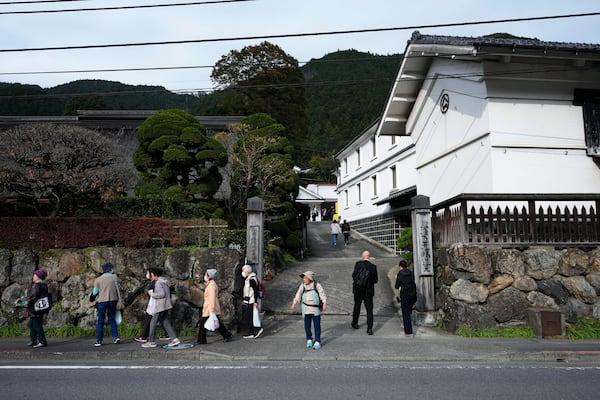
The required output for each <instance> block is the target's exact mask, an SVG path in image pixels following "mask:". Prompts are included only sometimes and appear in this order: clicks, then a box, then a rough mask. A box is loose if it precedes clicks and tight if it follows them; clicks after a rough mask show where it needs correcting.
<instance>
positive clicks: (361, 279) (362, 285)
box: [354, 263, 371, 290]
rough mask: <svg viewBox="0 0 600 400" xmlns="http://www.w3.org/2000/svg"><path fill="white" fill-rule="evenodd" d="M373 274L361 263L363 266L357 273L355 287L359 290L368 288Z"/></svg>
mask: <svg viewBox="0 0 600 400" xmlns="http://www.w3.org/2000/svg"><path fill="white" fill-rule="evenodd" d="M370 276H371V274H370V273H369V270H368V269H367V267H366V266H365V265H364V263H363V264H361V268H360V269H359V270H358V274H356V279H354V287H355V288H356V289H358V290H366V289H367V287H368V286H369V277H370Z"/></svg>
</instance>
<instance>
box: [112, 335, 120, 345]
mask: <svg viewBox="0 0 600 400" xmlns="http://www.w3.org/2000/svg"><path fill="white" fill-rule="evenodd" d="M120 341H121V338H120V337H118V336H117V337H116V338H114V339H113V343H114V344H117V343H119V342H120Z"/></svg>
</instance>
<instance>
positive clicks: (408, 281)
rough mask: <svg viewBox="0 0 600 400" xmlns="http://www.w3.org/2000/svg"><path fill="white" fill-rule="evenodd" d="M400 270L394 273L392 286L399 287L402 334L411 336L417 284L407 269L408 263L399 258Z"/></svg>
mask: <svg viewBox="0 0 600 400" xmlns="http://www.w3.org/2000/svg"><path fill="white" fill-rule="evenodd" d="M398 266H399V267H400V271H399V272H398V275H396V284H395V285H394V287H395V288H396V289H400V296H399V299H400V308H401V310H402V322H403V323H404V335H405V336H406V337H411V336H412V335H413V329H412V309H413V306H414V305H415V303H416V302H417V285H416V284H415V276H414V275H413V273H412V271H411V270H410V269H408V263H407V262H406V261H404V260H400V263H399V264H398Z"/></svg>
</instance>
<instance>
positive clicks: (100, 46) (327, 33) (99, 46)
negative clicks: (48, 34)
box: [0, 0, 600, 53]
mask: <svg viewBox="0 0 600 400" xmlns="http://www.w3.org/2000/svg"><path fill="white" fill-rule="evenodd" d="M237 1H254V0H237ZM598 15H600V12H591V13H580V14H563V15H551V16H544V17H526V18H506V19H496V20H485V21H466V22H453V23H447V24H429V25H409V26H400V27H391V28H371V29H349V30H341V31H325V32H305V33H287V34H277V35H254V36H238V37H226V38H212V39H189V40H169V41H158V42H136V43H112V44H92V45H78V46H55V47H30V48H17V49H0V53H11V52H30V51H53V50H82V49H103V48H117V47H141V46H161V45H173V44H192V43H215V42H233V41H244V40H263V39H282V38H294V37H310V36H332V35H346V34H357V33H374V32H389V31H402V30H418V29H428V28H447V27H453V26H470V25H486V24H499V23H512V22H526V21H540V20H554V19H561V18H579V17H590V16H598Z"/></svg>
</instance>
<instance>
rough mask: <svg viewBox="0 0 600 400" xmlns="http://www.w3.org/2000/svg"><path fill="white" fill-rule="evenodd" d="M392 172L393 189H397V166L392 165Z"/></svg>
mask: <svg viewBox="0 0 600 400" xmlns="http://www.w3.org/2000/svg"><path fill="white" fill-rule="evenodd" d="M390 172H391V173H392V189H396V187H398V185H397V182H396V181H397V177H396V166H393V167H390Z"/></svg>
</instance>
